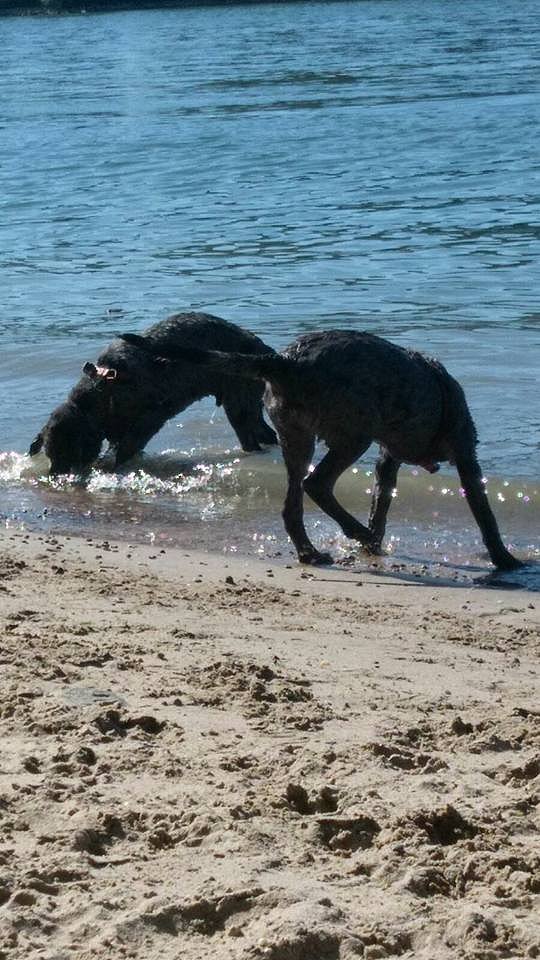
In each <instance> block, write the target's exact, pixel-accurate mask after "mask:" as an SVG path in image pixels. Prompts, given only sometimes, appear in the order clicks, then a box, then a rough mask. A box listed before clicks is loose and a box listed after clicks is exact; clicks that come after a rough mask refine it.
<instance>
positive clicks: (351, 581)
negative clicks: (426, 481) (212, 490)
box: [0, 530, 540, 960]
mask: <svg viewBox="0 0 540 960" xmlns="http://www.w3.org/2000/svg"><path fill="white" fill-rule="evenodd" d="M0 606H1V621H2V643H1V648H0V662H1V665H2V674H1V684H2V696H1V700H0V718H1V719H0V734H1V738H2V739H1V758H2V760H1V774H2V778H1V782H0V822H1V824H2V835H1V841H2V843H1V851H0V958H2V960H8V958H9V960H30V958H32V960H33V958H49V960H53V958H54V960H64V958H65V960H68V958H69V960H73V958H81V960H83V958H103V960H105V958H107V960H117V958H123V957H137V958H140V960H173V958H174V960H203V958H204V960H207V958H216V960H225V958H227V960H257V958H261V960H338V958H339V960H347V958H353V957H364V958H370V960H373V958H377V957H403V958H422V960H424V958H425V960H446V958H458V957H464V958H476V960H495V958H502V957H505V958H515V960H518V958H519V960H522V958H526V957H539V956H540V921H539V911H538V901H539V893H540V875H539V865H540V848H539V843H538V838H539V834H538V822H537V811H538V794H539V787H540V778H539V774H540V760H539V741H540V710H539V702H538V653H539V629H538V625H539V610H538V600H537V597H536V596H535V595H534V594H531V593H525V592H521V591H512V592H508V591H502V590H487V589H471V588H470V587H459V586H456V587H454V588H449V587H437V586H433V585H429V584H427V585H410V584H406V583H404V582H400V581H395V582H392V580H391V579H388V578H386V579H385V578H382V577H381V576H378V575H377V573H376V572H375V573H371V574H362V573H358V572H351V571H343V570H339V569H335V568H334V569H332V570H321V571H318V570H316V571H305V570H302V569H301V568H300V567H296V566H295V567H291V568H285V567H277V566H276V567H273V568H272V569H270V567H269V565H268V562H267V561H266V562H263V563H258V562H257V561H253V560H251V561H245V560H241V559H234V558H233V559H230V558H227V559H223V558H220V557H214V558H212V557H209V556H205V555H199V556H196V555H189V556H186V555H184V554H182V553H181V552H180V553H173V552H172V551H169V552H167V553H166V554H165V553H160V552H159V551H158V550H152V548H149V547H142V546H140V547H136V548H130V547H128V546H127V545H120V544H114V543H112V542H111V543H103V542H97V541H94V542H93V543H91V542H85V541H83V540H81V541H77V540H76V539H69V540H68V539H63V538H59V537H58V538H56V537H51V536H46V535H43V536H38V535H36V534H33V535H29V534H25V533H21V532H14V531H11V530H4V531H3V533H2V535H1V538H0Z"/></svg>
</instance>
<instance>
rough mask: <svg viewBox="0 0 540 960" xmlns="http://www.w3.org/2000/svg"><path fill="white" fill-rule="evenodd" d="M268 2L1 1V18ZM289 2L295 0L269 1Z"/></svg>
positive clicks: (202, 0) (245, 0)
mask: <svg viewBox="0 0 540 960" xmlns="http://www.w3.org/2000/svg"><path fill="white" fill-rule="evenodd" d="M266 2H268V0H87V2H85V0H0V17H2V16H54V15H61V14H83V13H112V12H115V11H119V10H161V9H163V10H171V9H175V8H180V7H186V8H187V7H231V6H240V5H244V4H259V3H266ZM272 2H273V3H290V2H294V0H272Z"/></svg>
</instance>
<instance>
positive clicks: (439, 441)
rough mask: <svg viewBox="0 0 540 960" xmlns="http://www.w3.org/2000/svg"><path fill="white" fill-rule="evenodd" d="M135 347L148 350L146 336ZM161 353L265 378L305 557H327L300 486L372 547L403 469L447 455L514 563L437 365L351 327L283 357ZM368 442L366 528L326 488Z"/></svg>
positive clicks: (487, 535) (455, 387)
mask: <svg viewBox="0 0 540 960" xmlns="http://www.w3.org/2000/svg"><path fill="white" fill-rule="evenodd" d="M123 336H124V339H125V340H126V341H127V342H129V343H138V344H139V343H140V341H139V338H137V337H136V336H134V335H130V334H125V335H123ZM140 345H141V346H143V347H149V348H150V349H152V350H153V349H154V345H153V344H151V342H147V343H141V344H140ZM162 355H163V356H164V357H166V358H167V359H170V360H175V359H179V358H180V359H182V360H184V361H185V360H189V361H190V362H192V363H202V364H206V365H207V367H208V369H212V370H216V371H218V370H228V371H230V372H231V373H234V374H236V375H237V376H243V377H247V378H256V379H262V380H265V381H266V392H265V405H266V408H267V410H268V412H269V414H270V417H271V418H272V421H273V423H274V425H275V427H276V429H277V432H278V435H279V439H280V442H281V446H282V448H283V456H284V459H285V464H286V466H287V472H288V489H287V496H286V499H285V506H284V509H283V519H284V522H285V528H286V530H287V533H288V534H289V536H290V538H291V540H292V542H293V543H294V545H295V547H296V550H297V553H298V558H299V560H300V561H301V562H302V563H328V562H331V559H332V558H331V557H330V556H329V555H328V554H326V553H319V551H318V550H316V549H315V547H314V546H313V544H312V543H311V542H310V540H309V538H308V536H307V533H306V531H305V528H304V522H303V490H304V489H305V490H306V491H307V493H308V494H309V496H310V497H311V499H312V500H314V501H315V503H316V504H318V506H319V507H321V509H322V510H324V511H325V513H327V514H328V515H329V516H330V517H332V518H333V519H334V520H336V521H337V523H338V524H339V525H340V527H341V529H342V530H343V532H344V533H345V534H346V536H348V537H351V538H352V539H354V540H359V541H360V543H362V544H363V545H364V546H365V547H366V548H367V549H368V550H370V551H372V552H378V551H379V550H380V546H381V542H382V539H383V536H384V531H385V527H386V516H387V513H388V508H389V506H390V503H391V499H392V491H393V489H394V487H395V485H396V479H397V473H398V470H399V467H400V465H401V464H402V463H411V464H418V465H419V466H422V467H425V469H427V470H429V471H430V472H432V473H433V472H435V471H436V470H438V468H439V461H441V460H446V461H449V462H450V463H453V464H455V465H456V467H457V470H458V473H459V476H460V479H461V483H462V485H463V488H464V490H465V495H466V497H467V502H468V504H469V506H470V508H471V510H472V512H473V515H474V517H475V520H476V522H477V523H478V526H479V527H480V531H481V534H482V539H483V541H484V543H485V545H486V547H487V550H488V552H489V555H490V557H491V559H492V561H493V563H494V564H495V566H497V567H499V568H500V569H503V570H509V569H512V568H515V567H518V566H521V563H520V561H519V560H516V559H515V557H513V556H512V554H511V553H509V552H508V550H507V549H506V547H505V546H504V544H503V542H502V540H501V536H500V534H499V530H498V527H497V522H496V520H495V517H494V515H493V513H492V511H491V508H490V506H489V503H488V499H487V496H486V492H485V489H484V485H483V483H482V473H481V470H480V466H479V464H478V460H477V458H476V444H477V436H476V430H475V427H474V423H473V420H472V417H471V414H470V412H469V409H468V406H467V402H466V400H465V395H464V393H463V390H462V388H461V387H460V385H459V383H457V381H456V380H454V379H453V377H451V376H450V374H449V373H448V372H447V371H446V370H445V368H444V367H443V366H442V364H440V363H438V361H436V360H432V359H429V358H427V357H424V356H423V355H422V354H420V353H416V352H414V351H412V350H405V349H403V348H402V347H398V346H396V345H395V344H392V343H389V342H388V341H387V340H382V339H381V338H380V337H375V336H373V335H372V334H369V333H358V332H355V331H351V330H332V331H328V332H326V333H309V334H306V335H305V336H302V337H300V338H299V339H298V340H296V341H295V342H294V343H292V344H291V345H290V346H289V347H288V348H287V349H286V350H285V351H284V354H283V355H278V354H273V355H270V356H262V357H247V356H242V355H240V354H236V353H235V354H223V353H219V352H212V351H203V350H193V349H191V350H188V349H182V348H180V349H177V348H175V347H171V348H170V349H168V350H167V351H163V354H162ZM317 438H320V439H322V440H324V441H325V442H326V444H327V446H328V453H327V454H326V456H325V457H324V458H323V459H322V460H321V462H320V463H319V464H318V465H317V467H316V468H315V470H314V471H313V472H312V473H310V474H309V475H307V474H308V467H309V464H310V461H311V458H312V456H313V452H314V447H315V440H316V439H317ZM374 440H375V441H377V442H378V443H379V445H380V456H379V459H378V461H377V465H376V468H375V472H376V484H375V489H374V493H373V499H372V504H371V512H370V516H369V524H368V526H367V527H366V526H364V525H363V524H362V523H360V522H359V521H358V520H356V519H355V518H354V517H353V516H352V515H351V514H350V513H348V512H347V511H346V510H345V509H344V508H343V507H342V506H341V505H340V504H339V503H338V502H337V500H336V498H335V496H334V493H333V489H334V485H335V483H336V481H337V479H338V477H339V476H340V475H341V474H342V473H343V471H344V470H346V469H347V467H349V466H351V464H353V463H354V461H355V460H357V459H358V458H359V457H360V456H361V455H362V454H363V453H364V452H365V451H366V450H367V448H368V447H369V446H370V444H371V443H372V442H373V441H374Z"/></svg>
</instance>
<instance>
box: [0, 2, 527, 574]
mask: <svg viewBox="0 0 540 960" xmlns="http://www.w3.org/2000/svg"><path fill="white" fill-rule="evenodd" d="M449 7H450V5H449V4H448V3H445V2H444V0H440V2H437V0H421V2H420V0H418V2H414V0H408V2H405V0H385V2H384V3H383V2H381V0H373V2H370V0H366V2H356V3H332V4H324V3H309V4H308V3H305V4H303V3H299V4H285V3H283V4H275V5H273V4H268V5H266V4H261V5H257V6H245V7H244V6H234V7H230V8H228V7H223V8H201V9H197V8H193V9H185V10H167V11H156V10H148V11H128V12H122V13H116V14H107V15H97V16H79V17H56V18H55V17H49V18H21V19H4V20H0V176H1V181H0V182H1V185H2V192H1V196H0V289H1V290H2V308H3V309H2V315H1V317H0V346H1V350H0V383H1V390H2V403H1V406H0V451H1V452H0V488H1V490H2V508H1V510H2V516H3V517H4V520H5V521H6V522H9V523H12V524H15V525H20V524H22V523H24V524H26V525H28V526H34V527H45V528H48V529H65V530H73V529H76V530H80V531H83V532H85V533H86V534H88V535H93V534H98V535H99V534H100V533H102V532H103V531H106V532H108V534H109V535H111V531H114V533H115V534H116V535H118V536H125V537H130V538H139V539H140V538H146V539H148V540H149V541H150V542H153V543H156V542H157V543H163V544H165V545H166V544H168V543H176V544H181V545H185V546H186V547H188V546H192V545H194V544H196V545H205V544H206V545H209V546H210V547H211V548H213V549H219V550H221V549H224V550H237V551H246V550H249V551H253V552H258V553H261V554H262V555H265V556H270V555H276V554H279V555H281V556H282V557H284V558H285V559H289V558H290V556H291V553H290V546H289V545H288V544H287V541H286V539H285V537H284V535H283V532H282V528H281V523H280V520H279V508H280V503H281V499H282V494H283V484H284V473H283V467H282V464H281V463H280V460H279V456H278V455H276V454H273V453H266V454H259V455H251V456H246V455H243V454H242V453H241V452H240V451H239V450H238V449H237V448H236V447H235V437H234V435H233V434H232V433H231V430H230V428H229V425H228V423H227V422H226V420H225V419H224V417H223V415H222V413H221V412H220V411H219V412H217V413H216V412H215V410H214V408H213V406H212V404H211V402H210V401H206V402H204V403H202V404H200V405H198V406H196V407H193V408H191V409H190V410H189V411H186V412H185V413H184V414H181V415H180V416H179V417H177V418H176V419H175V420H173V421H171V422H170V423H169V424H168V425H167V427H166V428H165V429H164V430H163V431H162V432H161V433H160V434H159V436H158V437H156V438H154V439H153V440H152V441H151V443H150V444H149V446H148V448H147V453H146V454H145V455H144V457H143V458H141V459H140V460H139V461H137V462H135V463H134V464H132V465H130V467H129V469H128V470H126V471H125V472H123V473H122V474H121V475H115V474H112V473H110V472H107V470H106V469H105V468H106V466H107V465H106V462H105V464H104V465H100V466H99V467H98V469H97V470H96V471H94V473H93V475H92V477H91V479H90V482H89V483H88V484H87V485H86V486H84V487H82V486H80V485H77V484H73V483H60V484H50V483H49V482H47V481H46V480H45V479H43V474H44V472H45V470H46V462H45V460H44V459H43V458H41V457H40V458H37V459H36V460H35V461H33V462H32V463H31V462H30V461H29V460H28V458H27V457H26V456H25V451H26V449H27V448H28V445H29V442H30V440H31V439H32V437H33V436H34V435H35V433H36V432H37V430H38V429H39V427H40V426H41V424H42V423H43V421H44V420H45V419H46V417H47V416H48V414H49V412H50V410H51V409H52V408H53V407H54V406H55V405H56V404H57V403H58V402H59V401H60V400H62V399H63V398H64V396H65V394H66V393H67V391H68V389H69V387H70V386H71V385H72V383H73V382H74V381H75V379H76V378H77V377H78V375H79V371H80V368H81V365H82V363H83V362H84V360H86V359H93V358H95V357H96V356H97V354H98V353H99V351H100V350H101V349H102V347H103V346H104V345H106V344H107V342H108V341H109V340H110V338H111V336H112V334H113V333H114V332H115V331H116V330H118V329H132V330H138V329H141V328H142V327H143V326H145V325H147V324H149V323H151V322H155V321H156V320H158V319H161V318H163V317H165V316H166V315H167V314H169V313H171V312H173V311H175V310H180V309H188V308H189V309H204V310H208V311H210V312H213V313H216V314H218V315H221V316H224V317H226V318H227V319H230V320H233V321H235V322H237V323H240V324H243V325H245V326H247V327H249V328H250V329H252V330H254V331H255V332H256V333H258V334H259V335H260V336H262V337H263V338H264V339H265V340H266V341H267V342H268V343H270V344H271V345H272V346H275V347H279V346H283V345H284V344H286V343H287V342H289V341H290V340H291V339H292V338H293V337H294V336H295V335H296V334H297V333H299V332H304V331H307V330H311V329H315V328H319V327H322V326H327V327H333V326H341V327H354V328H357V329H369V330H371V331H373V332H376V333H379V334H381V335H383V336H388V337H390V338H391V339H393V340H395V341H397V342H399V343H402V344H407V345H414V346H416V347H418V348H421V349H423V350H425V351H426V352H427V353H430V354H434V355H437V356H439V357H440V358H441V359H442V360H443V361H444V362H445V363H446V365H447V366H448V368H449V369H450V371H451V372H452V373H453V374H454V375H456V376H457V377H458V378H459V379H460V380H461V382H462V383H463V385H464V386H465V389H466V391H467V395H468V398H469V401H470V405H471V408H472V411H473V414H474V417H475V420H476V422H477V425H478V430H479V434H480V438H481V445H480V447H479V455H480V459H481V463H482V465H483V468H484V471H485V473H486V476H487V477H488V478H489V484H488V490H489V491H490V493H491V498H492V500H493V502H494V506H495V509H496V511H497V514H498V516H499V519H500V523H501V527H502V529H503V532H504V535H505V538H506V539H507V541H508V542H511V543H512V544H513V545H514V547H515V548H516V549H517V550H518V552H520V553H521V554H522V555H523V556H526V557H530V558H534V557H535V556H537V555H538V553H539V552H540V534H539V523H538V519H539V515H540V506H539V496H538V477H539V474H540V470H539V467H540V445H539V443H538V421H539V413H538V396H537V394H538V387H537V379H538V369H539V358H540V333H539V327H540V323H539V321H540V275H539V271H538V260H539V253H540V218H539V198H540V163H539V160H538V138H537V131H538V124H539V121H540V98H539V87H540V79H539V76H540V75H539V73H538V57H539V55H540V26H539V22H538V5H537V3H536V2H534V0H531V2H526V0H525V2H523V0H505V2H504V3H502V2H501V3H498V2H497V0H468V2H462V3H461V2H455V3H453V4H452V5H451V7H452V10H451V17H450V16H449V12H450V11H449ZM371 466H372V458H371V459H370V458H369V457H368V458H367V460H366V461H365V462H364V461H363V462H362V464H359V465H357V468H355V469H356V471H357V472H355V473H353V472H352V471H351V472H349V474H348V475H347V476H346V477H345V478H344V479H343V481H342V486H341V491H342V496H343V497H344V499H345V501H346V502H348V503H349V504H350V505H351V506H353V507H354V509H355V510H357V511H358V512H360V513H365V512H366V510H367V509H368V504H369V493H367V492H366V491H369V490H370V483H371V479H370V474H369V471H370V469H371ZM403 474H404V477H403V480H402V481H401V482H400V489H399V496H398V497H397V498H396V502H395V504H394V505H393V509H392V515H391V522H390V525H389V536H393V537H394V539H393V540H390V541H389V546H390V549H391V559H392V562H393V563H399V564H404V565H405V568H407V565H409V566H410V564H411V563H422V562H424V561H425V562H426V563H430V562H434V563H437V564H439V565H440V566H441V568H445V569H452V570H455V569H458V570H462V569H463V568H464V567H465V568H466V567H467V564H468V565H469V567H470V569H476V568H477V567H478V569H479V570H480V571H482V570H483V571H484V572H485V570H486V569H487V566H486V563H485V560H484V559H481V558H480V557H481V550H480V545H479V538H478V533H477V530H476V529H475V527H474V525H473V524H472V522H471V519H470V515H469V513H468V511H467V508H466V505H465V504H464V503H463V501H462V498H461V497H460V494H459V487H458V484H457V482H456V479H455V477H454V476H452V474H451V473H450V472H449V473H448V474H444V475H437V477H435V478H433V477H429V476H428V475H427V474H422V471H420V474H419V475H418V476H415V475H413V474H414V471H412V470H411V469H405V470H404V471H403ZM308 519H309V524H310V529H312V530H313V533H314V537H315V538H316V539H317V542H318V543H322V544H324V545H326V547H327V548H328V547H329V546H330V548H331V549H333V550H334V552H335V553H336V555H337V556H342V557H343V556H345V555H346V554H347V553H348V552H350V549H351V545H350V544H349V543H348V542H347V541H345V539H344V538H342V537H339V536H337V534H336V529H335V526H334V525H333V524H332V523H331V522H330V521H327V519H326V518H325V517H322V516H321V515H320V513H318V512H317V511H315V510H313V511H311V510H310V512H309V517H308ZM388 562H390V561H388Z"/></svg>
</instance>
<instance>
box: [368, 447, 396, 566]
mask: <svg viewBox="0 0 540 960" xmlns="http://www.w3.org/2000/svg"><path fill="white" fill-rule="evenodd" d="M400 466H401V464H400V462H399V460H394V458H393V457H392V456H391V455H390V454H389V453H388V450H385V449H384V448H381V452H380V454H379V458H378V460H377V463H376V464H375V487H374V490H373V497H372V499H371V510H370V514H369V529H370V530H371V534H372V537H373V546H374V548H380V546H381V543H382V540H383V537H384V532H385V530H386V517H387V515H388V510H389V507H390V504H391V503H392V493H393V490H394V488H395V486H396V481H397V475H398V470H399V468H400Z"/></svg>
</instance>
